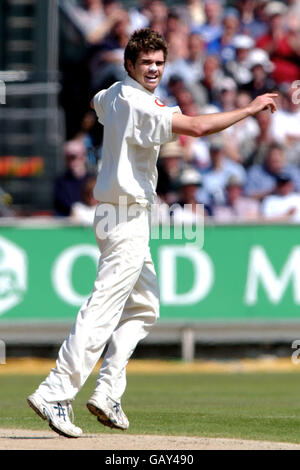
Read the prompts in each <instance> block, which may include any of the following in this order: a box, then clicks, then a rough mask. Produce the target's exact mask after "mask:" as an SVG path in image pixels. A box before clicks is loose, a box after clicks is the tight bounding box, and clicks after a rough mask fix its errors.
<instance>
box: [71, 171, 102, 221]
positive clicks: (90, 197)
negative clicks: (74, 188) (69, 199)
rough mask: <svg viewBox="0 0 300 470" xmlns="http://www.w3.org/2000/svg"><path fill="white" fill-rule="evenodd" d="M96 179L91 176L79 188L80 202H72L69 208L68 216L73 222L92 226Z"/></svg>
mask: <svg viewBox="0 0 300 470" xmlns="http://www.w3.org/2000/svg"><path fill="white" fill-rule="evenodd" d="M95 184H96V178H95V177H94V176H91V177H89V178H86V180H85V181H84V183H83V185H82V188H81V195H80V200H79V201H78V202H74V204H72V207H71V213H70V216H71V218H72V220H73V221H74V222H78V223H80V224H83V225H93V222H94V217H95V210H96V206H97V204H98V201H96V199H95V198H94V186H95Z"/></svg>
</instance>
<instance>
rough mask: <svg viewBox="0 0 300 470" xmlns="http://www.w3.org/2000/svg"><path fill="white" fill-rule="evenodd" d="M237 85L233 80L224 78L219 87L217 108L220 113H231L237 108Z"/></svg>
mask: <svg viewBox="0 0 300 470" xmlns="http://www.w3.org/2000/svg"><path fill="white" fill-rule="evenodd" d="M236 99H237V85H236V83H235V81H234V80H233V78H231V77H224V78H223V80H221V82H220V83H219V85H218V100H217V106H218V107H219V111H231V110H233V109H234V108H235V106H236Z"/></svg>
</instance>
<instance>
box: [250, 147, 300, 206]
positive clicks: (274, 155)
mask: <svg viewBox="0 0 300 470" xmlns="http://www.w3.org/2000/svg"><path fill="white" fill-rule="evenodd" d="M283 172H284V173H285V175H286V176H289V177H290V178H291V180H292V181H293V183H294V186H295V190H296V191H300V170H299V169H298V168H297V167H296V166H295V165H291V164H287V163H286V160H285V150H284V147H282V146H281V145H279V144H276V143H273V144H271V145H270V148H269V151H268V154H267V156H266V159H265V161H264V162H263V164H262V165H253V166H252V167H250V168H249V170H248V176H247V182H246V187H245V194H246V195H247V196H249V197H252V198H254V199H258V200H261V199H263V198H264V197H266V196H268V195H270V194H272V192H273V191H274V188H275V185H276V178H277V177H278V176H279V175H280V174H281V173H283Z"/></svg>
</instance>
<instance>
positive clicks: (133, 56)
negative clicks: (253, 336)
mask: <svg viewBox="0 0 300 470" xmlns="http://www.w3.org/2000/svg"><path fill="white" fill-rule="evenodd" d="M152 51H163V54H164V60H165V61H166V59H167V55H168V47H167V43H166V41H165V39H164V38H163V37H162V36H161V35H160V34H158V33H157V32H156V31H152V30H151V29H150V28H143V29H139V30H137V31H135V32H134V33H133V34H132V36H131V37H130V39H129V41H128V44H127V46H126V48H125V52H124V67H125V69H126V70H127V72H128V69H127V63H126V62H127V60H130V62H131V63H132V64H133V65H134V64H135V63H136V61H137V58H138V56H139V54H140V52H146V53H148V52H152Z"/></svg>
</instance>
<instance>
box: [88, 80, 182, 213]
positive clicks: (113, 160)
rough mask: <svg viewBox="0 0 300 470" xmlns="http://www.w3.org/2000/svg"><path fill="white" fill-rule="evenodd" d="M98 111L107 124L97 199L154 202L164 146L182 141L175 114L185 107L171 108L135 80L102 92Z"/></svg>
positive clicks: (105, 126) (115, 201) (97, 186)
mask: <svg viewBox="0 0 300 470" xmlns="http://www.w3.org/2000/svg"><path fill="white" fill-rule="evenodd" d="M94 107H95V111H96V114H97V117H98V120H99V122H100V123H101V124H103V125H104V137H103V150H102V166H101V169H100V172H99V174H98V177H97V182H96V185H95V188H94V197H95V199H97V200H98V201H101V202H106V203H112V204H119V202H120V200H119V198H120V197H123V196H126V198H127V199H126V201H127V204H132V203H136V202H137V203H140V204H143V205H147V204H149V203H150V204H152V203H153V202H154V198H155V195H156V192H155V190H156V183H157V168H156V162H157V157H158V153H159V149H160V145H162V144H165V143H167V142H171V141H173V140H175V139H176V137H178V136H177V135H176V134H173V133H172V115H173V113H175V112H176V113H178V112H179V113H181V111H180V108H179V107H178V106H175V107H172V108H171V107H167V106H165V105H164V104H163V103H161V102H160V101H159V99H158V98H157V96H155V94H153V93H151V92H150V91H148V90H146V89H145V88H144V87H143V86H142V85H140V83H138V82H137V81H136V80H133V79H132V78H131V77H129V76H127V77H126V79H125V80H124V81H122V82H117V83H114V84H113V85H112V86H111V87H110V88H108V89H107V90H101V91H100V92H99V93H97V94H96V96H95V97H94ZM124 200H125V199H124ZM122 201H123V198H122Z"/></svg>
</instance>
